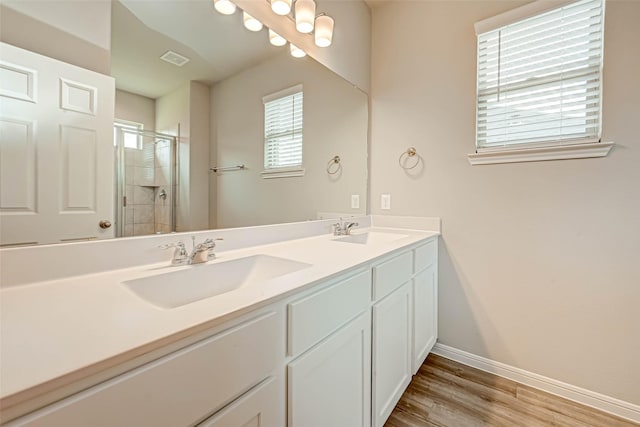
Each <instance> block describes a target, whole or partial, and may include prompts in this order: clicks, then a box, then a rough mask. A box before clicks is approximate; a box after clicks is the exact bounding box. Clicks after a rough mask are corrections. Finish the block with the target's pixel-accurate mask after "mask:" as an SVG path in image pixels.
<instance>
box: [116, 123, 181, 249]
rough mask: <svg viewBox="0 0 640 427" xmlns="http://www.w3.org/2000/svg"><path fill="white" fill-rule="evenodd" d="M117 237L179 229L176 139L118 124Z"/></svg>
mask: <svg viewBox="0 0 640 427" xmlns="http://www.w3.org/2000/svg"><path fill="white" fill-rule="evenodd" d="M113 129H114V145H115V192H114V194H115V204H114V206H115V210H116V211H115V218H116V230H115V232H116V237H128V236H144V235H149V234H161V233H170V232H173V231H175V230H176V212H175V206H176V194H177V187H176V165H177V158H176V157H177V152H176V138H175V137H174V136H171V135H166V134H161V133H158V132H152V131H146V130H143V129H142V125H139V124H136V123H130V122H120V121H118V122H116V123H115V125H114V128H113Z"/></svg>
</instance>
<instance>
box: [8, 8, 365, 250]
mask: <svg viewBox="0 0 640 427" xmlns="http://www.w3.org/2000/svg"><path fill="white" fill-rule="evenodd" d="M45 3H46V2H45ZM241 14H242V12H241V11H240V10H238V12H236V14H235V15H231V16H224V15H220V14H218V13H217V12H216V11H215V10H214V8H213V6H212V2H211V1H210V0H196V1H178V0H175V1H173V0H161V1H136V0H119V1H117V0H113V1H112V2H111V48H110V55H111V75H112V76H113V77H114V78H115V84H116V93H115V125H116V126H115V127H114V144H115V145H114V150H115V153H114V167H115V172H114V174H113V175H114V177H113V180H114V182H113V183H112V184H111V187H110V188H105V189H104V191H107V192H110V194H113V200H114V204H115V206H114V207H113V209H114V215H113V222H114V227H113V235H114V236H115V237H127V236H134V235H147V234H154V233H165V232H170V231H190V230H201V229H207V228H229V227H242V226H251V225H263V224H272V223H283V222H293V221H306V220H314V219H320V218H324V217H329V216H333V215H357V214H364V213H365V212H366V205H367V201H366V196H367V188H366V186H367V132H368V99H367V95H366V94H365V93H364V92H362V91H361V90H360V89H357V88H356V87H355V86H354V85H353V84H351V83H349V82H348V81H346V80H344V79H343V78H341V77H340V76H338V75H337V74H335V73H333V72H332V71H331V70H329V69H327V68H326V67H324V66H323V65H321V64H319V63H318V62H316V61H315V60H314V59H312V58H310V57H304V58H294V57H292V56H291V55H290V53H289V48H288V46H283V47H275V46H272V45H271V44H270V43H269V38H268V33H267V29H266V28H264V29H263V30H262V31H259V32H250V31H248V30H246V29H245V28H244V27H243V25H242V16H241ZM329 49H330V48H329ZM163 55H164V58H165V60H162V59H161V57H162V56H163ZM294 87H295V88H300V89H301V90H302V94H303V101H302V106H303V108H302V110H303V116H302V117H303V119H302V123H303V125H302V165H301V167H297V168H294V169H296V170H295V171H293V172H291V171H288V173H281V174H277V173H276V174H273V173H271V174H270V173H265V172H268V171H265V160H264V158H265V154H264V153H265V124H264V122H265V116H264V114H265V112H264V111H265V110H264V108H265V104H264V102H265V100H268V99H271V98H272V97H273V96H274V94H277V93H283V92H281V91H283V90H284V91H285V92H284V93H286V91H287V90H289V89H290V88H294ZM270 97H271V98H270ZM4 113H5V111H3V114H4ZM338 159H339V160H338ZM212 168H217V169H216V170H215V171H212V170H211V169H212ZM285 172H286V171H285ZM87 237H88V238H93V236H87ZM96 237H97V238H102V237H105V235H104V234H103V235H100V234H96ZM83 238H84V236H78V239H83ZM60 240H63V239H57V241H60ZM68 240H73V239H68ZM55 241H56V238H55V237H53V238H52V237H47V239H46V240H42V241H40V240H39V239H35V238H33V236H31V237H30V238H29V239H26V240H24V241H23V242H25V243H54V242H55ZM0 243H2V244H7V243H8V244H13V243H20V242H18V241H15V242H4V241H3V242H0Z"/></svg>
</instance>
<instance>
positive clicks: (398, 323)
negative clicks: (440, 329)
mask: <svg viewBox="0 0 640 427" xmlns="http://www.w3.org/2000/svg"><path fill="white" fill-rule="evenodd" d="M410 285H411V282H407V283H405V284H404V285H402V286H401V287H400V288H398V289H397V290H395V291H394V292H393V293H391V294H390V295H388V296H387V297H385V298H384V299H383V300H382V301H380V302H378V303H376V304H375V305H374V306H373V343H372V345H373V351H372V354H373V356H372V360H373V383H372V388H373V395H372V399H371V400H372V402H373V403H372V404H373V426H375V427H382V426H383V425H384V423H385V421H387V418H389V415H390V414H391V412H392V411H393V408H394V407H395V406H396V404H397V403H398V401H399V400H400V397H401V396H402V393H404V390H405V389H406V388H407V386H408V385H409V383H410V382H411V348H412V347H411V340H412V327H411V325H412V317H411V287H410Z"/></svg>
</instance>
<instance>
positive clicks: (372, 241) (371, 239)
mask: <svg viewBox="0 0 640 427" xmlns="http://www.w3.org/2000/svg"><path fill="white" fill-rule="evenodd" d="M405 237H409V235H407V234H399V233H382V232H379V231H367V232H365V233H358V234H351V235H349V236H344V237H340V238H338V239H333V241H334V242H344V243H358V244H360V245H377V244H382V243H390V242H393V241H396V240H400V239H404V238H405Z"/></svg>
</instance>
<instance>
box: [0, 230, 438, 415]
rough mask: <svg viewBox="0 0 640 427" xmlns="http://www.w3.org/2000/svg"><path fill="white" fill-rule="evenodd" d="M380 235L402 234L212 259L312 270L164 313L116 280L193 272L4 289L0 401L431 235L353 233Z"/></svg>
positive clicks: (116, 274) (152, 269) (301, 243)
mask: <svg viewBox="0 0 640 427" xmlns="http://www.w3.org/2000/svg"><path fill="white" fill-rule="evenodd" d="M385 230H386V231H389V232H397V233H400V234H405V235H407V236H408V237H405V238H402V239H399V240H395V241H392V242H388V243H380V244H377V245H376V244H367V245H361V244H351V243H343V242H335V241H332V240H333V239H335V238H336V237H335V236H333V235H322V236H316V237H309V238H304V239H297V240H291V241H286V242H280V243H274V244H268V245H262V246H254V247H250V248H245V249H239V250H234V251H227V252H218V253H217V255H218V258H217V259H216V260H215V261H211V262H210V263H217V262H224V261H228V260H232V259H237V258H243V257H246V256H250V255H257V254H265V255H271V256H275V257H282V258H287V259H290V260H294V261H299V262H304V263H308V264H312V266H311V267H308V268H305V269H302V270H299V271H296V272H294V273H290V274H288V275H285V276H281V277H277V278H274V279H271V280H268V281H266V282H264V284H263V285H261V286H259V287H249V288H240V289H237V290H234V291H230V292H227V293H225V294H221V295H218V296H215V297H211V298H207V299H203V300H200V301H197V302H194V303H191V304H187V305H184V306H181V307H176V308H172V309H162V308H159V307H156V306H154V305H153V304H151V303H149V302H147V301H145V300H143V299H141V298H140V297H138V296H137V295H135V294H134V293H133V292H132V291H131V290H129V289H128V288H127V287H126V286H124V285H122V282H123V281H125V280H131V279H136V278H140V277H146V276H150V275H154V274H160V273H163V272H169V271H174V270H173V269H179V268H197V266H185V267H170V266H167V263H162V264H152V265H144V266H140V267H135V268H127V269H121V270H114V271H109V272H103V273H97V274H88V275H83V276H75V277H70V278H65V279H59V280H52V281H46V282H38V283H34V284H28V285H20V286H14V287H9V288H6V289H2V290H1V291H0V366H1V369H0V402H3V401H4V402H3V403H4V404H5V405H6V404H10V405H14V404H17V403H20V401H21V399H27V398H28V396H34V395H37V394H38V388H39V387H40V386H42V385H43V384H45V383H49V385H50V384H51V382H52V381H59V382H60V383H61V384H65V383H69V382H70V378H71V377H73V380H74V381H77V380H78V379H82V378H83V377H88V376H90V375H93V374H95V373H96V372H98V371H101V370H104V369H106V368H108V367H110V363H111V365H114V364H115V363H116V359H117V363H123V362H124V361H127V360H128V359H132V358H134V357H136V355H139V354H140V349H141V348H144V349H145V351H152V350H154V349H156V348H160V347H162V346H166V345H167V344H168V341H167V338H171V337H177V336H178V334H182V336H181V337H184V336H185V335H184V334H185V333H188V332H189V331H190V330H194V331H195V330H196V329H195V328H197V327H200V329H201V327H202V326H203V325H206V326H207V327H213V326H215V325H217V324H220V323H222V322H224V321H226V320H229V319H231V318H234V317H237V316H238V315H240V314H242V313H246V312H247V311H248V310H249V309H252V308H256V307H258V306H262V305H264V304H266V303H268V302H273V301H276V300H278V299H280V298H283V297H285V296H286V295H289V294H290V293H291V292H293V291H296V290H300V289H302V288H304V287H308V286H311V285H313V284H316V283H318V282H320V281H323V280H326V279H328V278H331V277H332V276H335V275H337V274H340V273H341V272H344V271H345V270H348V269H352V268H354V267H357V266H358V265H361V264H363V263H368V262H371V261H372V260H375V259H376V258H379V257H381V256H384V255H386V254H388V253H390V252H393V251H395V250H398V249H401V248H404V247H407V246H411V245H413V244H415V243H417V242H419V241H421V240H424V239H428V238H430V237H433V236H437V235H438V234H439V233H437V232H428V231H417V230H406V229H402V230H394V229H381V228H371V229H362V230H357V231H354V232H353V234H360V233H364V232H366V231H385ZM33 268H37V266H33ZM181 337H180V338H181ZM178 339H179V338H175V340H178ZM169 342H170V341H169ZM136 350H137V351H136ZM129 355H130V356H129ZM109 361H111V362H109ZM65 379H66V381H65ZM49 388H50V387H49ZM26 392H28V393H26ZM3 406H4V405H3Z"/></svg>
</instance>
